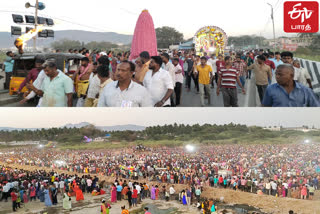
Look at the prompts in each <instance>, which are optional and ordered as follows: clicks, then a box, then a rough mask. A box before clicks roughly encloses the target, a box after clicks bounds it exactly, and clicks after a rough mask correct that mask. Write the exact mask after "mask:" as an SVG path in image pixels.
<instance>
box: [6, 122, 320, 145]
mask: <svg viewBox="0 0 320 214" xmlns="http://www.w3.org/2000/svg"><path fill="white" fill-rule="evenodd" d="M106 134H110V135H111V137H109V140H110V141H119V142H121V141H127V142H134V141H147V140H149V141H150V140H152V141H161V140H178V141H198V142H203V141H208V140H228V139H238V140H248V141H250V140H257V139H266V138H268V139H270V138H271V139H272V138H277V137H284V138H288V137H299V136H304V135H306V134H304V133H303V132H299V131H284V130H282V131H270V130H266V129H263V128H262V127H257V126H250V127H248V126H246V125H240V124H233V123H230V124H225V125H212V124H204V125H199V124H195V125H184V124H177V123H175V124H170V125H164V126H152V127H147V128H146V129H145V130H143V131H112V132H107V131H102V130H100V129H97V128H96V127H95V126H94V125H89V126H86V127H82V128H67V127H63V128H51V129H38V130H35V131H32V130H14V131H4V130H2V131H0V139H1V140H0V141H3V142H11V141H40V140H48V141H56V142H59V143H80V142H82V141H83V138H84V136H87V137H89V138H96V137H104V136H106ZM308 135H309V136H320V131H314V132H309V133H308Z"/></svg>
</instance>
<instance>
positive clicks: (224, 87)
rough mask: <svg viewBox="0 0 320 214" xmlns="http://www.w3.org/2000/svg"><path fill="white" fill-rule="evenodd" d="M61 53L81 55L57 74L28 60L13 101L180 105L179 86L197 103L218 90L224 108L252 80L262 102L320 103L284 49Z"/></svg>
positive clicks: (49, 64)
mask: <svg viewBox="0 0 320 214" xmlns="http://www.w3.org/2000/svg"><path fill="white" fill-rule="evenodd" d="M57 52H59V51H57ZM69 53H78V54H82V55H83V57H82V58H81V60H72V61H70V62H67V63H66V68H65V70H64V71H60V70H59V69H57V63H56V62H55V61H54V60H50V59H48V60H47V61H46V62H45V63H43V62H42V61H41V59H38V60H37V61H36V65H35V69H33V70H32V71H33V72H29V74H28V77H27V78H26V81H25V82H24V84H23V86H24V85H25V86H26V87H27V88H28V90H29V92H28V93H27V94H25V98H24V99H23V100H22V101H21V103H25V102H27V101H28V100H30V99H32V98H34V97H35V96H38V97H41V99H40V101H39V103H38V106H41V107H61V106H62V107H67V106H68V107H72V106H77V107H175V106H180V105H181V99H182V98H181V97H182V91H183V88H184V87H185V88H186V91H184V93H190V92H191V91H194V92H195V93H197V94H199V96H200V103H199V105H201V106H203V107H204V106H211V105H212V104H213V102H214V101H213V100H212V96H211V94H212V91H213V90H214V88H215V90H216V94H217V96H219V95H220V93H222V96H223V104H224V106H225V107H238V105H239V104H238V93H239V92H242V93H243V94H246V90H245V84H246V82H247V80H248V79H251V78H254V79H255V84H256V86H257V91H258V94H259V98H260V102H261V105H262V106H267V107H319V106H320V102H319V98H318V97H317V96H316V95H315V94H314V92H313V90H312V83H311V76H310V74H309V72H308V71H307V70H306V69H305V68H302V67H301V65H300V62H299V61H298V60H294V58H293V54H292V53H291V52H282V53H280V52H276V53H273V52H270V51H263V50H259V51H258V50H255V51H242V52H237V53H235V52H232V51H230V52H229V53H228V54H225V55H224V56H223V55H219V56H218V57H216V55H211V56H208V54H207V53H204V54H203V56H202V57H201V56H199V55H196V54H195V53H194V52H193V51H172V52H167V51H159V53H158V56H150V54H149V53H148V52H147V51H143V52H141V54H140V56H139V57H138V58H137V59H134V60H131V61H129V57H130V53H129V52H123V53H119V54H114V53H113V52H111V51H109V52H108V53H106V52H99V51H92V52H89V50H87V49H85V48H83V49H82V50H80V52H79V51H78V50H71V49H70V50H69ZM11 55H12V53H11V52H10V53H8V58H9V57H10V56H11ZM11 59H12V58H11ZM8 60H9V61H10V59H8ZM42 63H43V64H42ZM9 68H10V67H8V69H9ZM252 73H254V76H253V75H252ZM64 74H66V75H64ZM31 82H32V83H31ZM192 82H193V84H192ZM192 85H194V87H193V86H192ZM193 88H194V89H193ZM21 89H22V87H20V89H19V90H20V91H21ZM75 94H76V95H77V102H76V103H74V102H73V95H75ZM250 95H251V94H248V95H246V96H250ZM251 96H252V95H251Z"/></svg>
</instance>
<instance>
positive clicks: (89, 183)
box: [87, 178, 92, 193]
mask: <svg viewBox="0 0 320 214" xmlns="http://www.w3.org/2000/svg"><path fill="white" fill-rule="evenodd" d="M91 185H92V180H91V178H88V179H87V192H88V193H91V191H92V189H91Z"/></svg>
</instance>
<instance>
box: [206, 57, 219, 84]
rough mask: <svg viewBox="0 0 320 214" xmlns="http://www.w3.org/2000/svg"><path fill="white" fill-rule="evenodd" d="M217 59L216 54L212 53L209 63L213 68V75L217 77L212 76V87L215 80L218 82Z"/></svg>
mask: <svg viewBox="0 0 320 214" xmlns="http://www.w3.org/2000/svg"><path fill="white" fill-rule="evenodd" d="M217 61H218V59H216V56H215V55H214V54H212V55H211V58H209V59H208V62H207V64H208V65H209V64H210V65H211V68H212V76H214V77H215V78H212V80H211V88H214V81H216V83H217V82H218V74H217Z"/></svg>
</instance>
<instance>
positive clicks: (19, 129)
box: [0, 127, 40, 132]
mask: <svg viewBox="0 0 320 214" xmlns="http://www.w3.org/2000/svg"><path fill="white" fill-rule="evenodd" d="M38 129H40V128H30V129H27V130H30V131H36V130H38ZM15 130H17V131H21V130H25V129H23V128H12V127H0V131H9V132H11V131H15Z"/></svg>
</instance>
